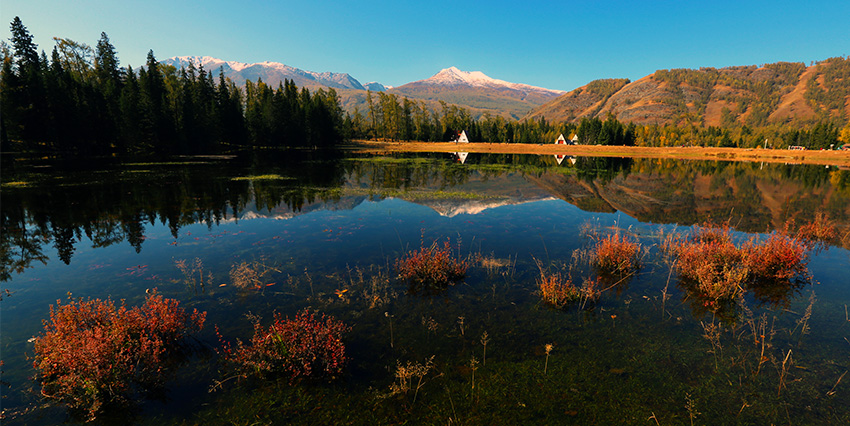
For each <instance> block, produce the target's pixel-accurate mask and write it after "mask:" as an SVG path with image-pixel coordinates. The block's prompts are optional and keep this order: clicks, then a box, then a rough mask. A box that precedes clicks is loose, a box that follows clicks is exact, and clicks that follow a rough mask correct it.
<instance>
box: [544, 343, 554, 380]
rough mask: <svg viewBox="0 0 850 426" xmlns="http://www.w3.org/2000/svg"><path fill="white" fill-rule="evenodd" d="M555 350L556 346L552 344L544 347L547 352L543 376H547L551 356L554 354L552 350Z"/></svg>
mask: <svg viewBox="0 0 850 426" xmlns="http://www.w3.org/2000/svg"><path fill="white" fill-rule="evenodd" d="M554 348H555V345H554V344H552V343H547V344H546V345H544V346H543V350H544V351H545V352H546V363H545V364H544V365H543V374H546V371H547V370H549V354H550V353H551V352H552V349H554Z"/></svg>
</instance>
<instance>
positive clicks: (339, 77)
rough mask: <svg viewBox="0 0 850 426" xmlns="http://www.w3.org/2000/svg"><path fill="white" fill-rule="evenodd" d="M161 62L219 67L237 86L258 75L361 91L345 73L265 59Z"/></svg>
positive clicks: (270, 80)
mask: <svg viewBox="0 0 850 426" xmlns="http://www.w3.org/2000/svg"><path fill="white" fill-rule="evenodd" d="M161 63H163V64H166V65H174V66H175V67H177V68H178V69H179V68H181V67H187V68H188V67H189V64H190V63H194V64H195V67H196V68H198V67H200V66H202V65H203V67H204V69H205V70H206V71H207V72H211V73H213V76H216V77H217V76H218V72H219V69H223V70H224V75H225V77H229V78H230V79H231V80H233V81H234V82H235V83H236V84H238V85H243V84H245V80H251V81H254V82H256V81H257V79H260V78H261V79H263V81H264V82H265V83H266V84H269V85H271V86H272V87H276V86H277V85H278V83H279V82H282V81H283V80H284V79H289V80H292V81H294V82H295V84H296V85H298V86H299V87H301V86H307V87H315V86H327V87H334V88H337V89H356V90H365V89H364V88H363V85H361V84H360V82H359V81H357V79H355V78H354V77H352V76H350V75H348V74H346V73H334V72H322V73H318V72H313V71H304V70H302V69H299V68H295V67H291V66H289V65H285V64H281V63H279V62H269V61H266V62H257V63H253V64H246V63H243V62H235V61H225V60H221V59H218V58H213V57H210V56H175V57H173V58H168V59H166V60H164V61H161Z"/></svg>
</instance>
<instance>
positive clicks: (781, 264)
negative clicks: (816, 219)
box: [666, 223, 829, 306]
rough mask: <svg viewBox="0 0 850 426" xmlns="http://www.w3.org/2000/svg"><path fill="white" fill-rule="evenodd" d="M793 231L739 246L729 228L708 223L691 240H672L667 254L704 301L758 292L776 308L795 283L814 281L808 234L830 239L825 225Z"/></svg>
mask: <svg viewBox="0 0 850 426" xmlns="http://www.w3.org/2000/svg"><path fill="white" fill-rule="evenodd" d="M787 228H788V227H786V230H784V231H781V232H774V233H772V234H770V236H768V238H767V239H765V240H763V241H756V240H755V239H752V240H750V241H749V242H748V243H746V244H744V245H743V246H742V247H737V246H735V244H734V243H733V242H732V236H731V231H730V229H729V227H728V224H724V225H720V226H715V225H710V224H707V225H704V226H697V227H695V228H694V231H693V233H692V234H691V237H690V238H688V239H681V238H673V239H670V240H669V241H668V243H667V246H666V250H668V251H670V252H672V253H673V254H674V255H675V257H676V264H675V267H676V270H677V272H678V273H679V277H680V278H681V279H682V281H683V284H684V285H685V286H686V287H689V288H690V290H695V294H694V295H695V296H696V297H697V298H698V299H704V300H706V302H707V303H708V302H716V301H719V300H730V299H732V298H734V297H735V296H737V295H738V294H739V293H741V292H743V291H744V290H746V289H757V290H758V293H759V294H757V296H759V295H765V296H769V297H767V299H769V301H770V302H772V303H776V302H777V297H779V296H780V295H787V294H788V290H789V289H791V288H792V287H793V286H794V285H796V283H794V282H792V281H793V280H796V279H797V278H800V277H804V278H806V277H808V268H807V264H808V255H809V251H810V250H811V248H812V247H814V244H813V243H812V241H815V240H814V239H812V237H807V236H803V235H821V236H828V235H829V231H828V226H826V225H824V224H823V223H819V224H818V223H815V224H809V225H804V226H803V227H801V228H800V231H798V232H797V234H796V236H792V235H791V233H790V232H788V230H787ZM762 298H764V297H762ZM709 304H710V305H711V306H719V305H718V304H716V303H709Z"/></svg>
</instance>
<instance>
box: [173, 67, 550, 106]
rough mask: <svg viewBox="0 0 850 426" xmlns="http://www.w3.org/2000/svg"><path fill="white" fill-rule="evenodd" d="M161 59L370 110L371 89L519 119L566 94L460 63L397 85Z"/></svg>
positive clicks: (295, 70)
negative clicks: (331, 95) (290, 86)
mask: <svg viewBox="0 0 850 426" xmlns="http://www.w3.org/2000/svg"><path fill="white" fill-rule="evenodd" d="M161 63H162V64H165V65H172V66H174V67H176V68H178V69H180V68H181V67H185V68H188V67H189V64H194V66H195V67H196V68H198V67H200V66H203V67H204V69H205V70H206V71H207V72H212V73H213V75H214V76H215V77H217V76H218V72H219V70H222V71H223V72H224V75H225V76H226V77H228V78H230V79H231V80H233V81H234V82H235V83H236V84H237V85H240V86H241V85H244V84H245V80H251V81H254V82H256V81H257V80H258V79H262V80H263V82H265V83H266V84H269V85H270V86H272V87H277V85H278V84H279V83H281V82H283V80H284V79H288V80H292V81H293V82H295V84H296V85H297V86H299V87H307V88H309V89H311V90H312V89H317V88H328V87H332V88H334V90H336V91H337V93H338V94H339V96H340V99H341V103H342V106H343V108H344V109H345V110H346V111H348V112H350V113H351V112H354V109H355V108H360V110H361V111H363V110H365V108H366V104H367V101H366V96H367V95H366V90H371V91H373V92H387V93H392V94H396V95H397V96H399V97H408V98H410V99H414V100H419V101H422V102H424V103H425V104H426V105H428V106H429V107H431V108H439V106H440V105H439V102H440V101H443V102H446V103H449V104H455V105H458V106H461V107H464V108H468V109H470V111H471V112H472V113H473V114H474V115H475V116H480V115H482V114H484V113H490V114H492V115H501V116H504V117H506V118H514V119H519V118H521V117H522V116H524V115H525V114H527V113H528V112H530V111H531V110H532V109H534V108H536V107H538V106H540V105H543V104H545V103H546V102H549V101H551V100H553V99H555V98H556V97H558V96H559V95H561V94H563V93H564V91H561V90H551V89H545V88H542V87H535V86H531V85H527V84H521V83H511V82H507V81H503V80H498V79H494V78H491V77H488V76H487V75H485V74H484V73H482V72H480V71H473V72H467V71H461V70H459V69H457V68H455V67H449V68H446V69H443V70H441V71H440V72H438V73H437V74H435V75H433V76H432V77H430V78H427V79H424V80H418V81H414V82H411V83H407V84H405V85H403V86H399V87H392V86H387V85H384V84H381V83H378V82H369V83H366V84H362V83H360V82H359V81H358V80H357V79H356V78H354V77H352V76H351V75H350V74H347V73H334V72H322V73H319V72H313V71H305V70H302V69H299V68H295V67H291V66H289V65H285V64H282V63H278V62H258V63H253V64H247V63H242V62H234V61H225V60H222V59H218V58H213V57H209V56H176V57H173V58H169V59H166V60H164V61H161Z"/></svg>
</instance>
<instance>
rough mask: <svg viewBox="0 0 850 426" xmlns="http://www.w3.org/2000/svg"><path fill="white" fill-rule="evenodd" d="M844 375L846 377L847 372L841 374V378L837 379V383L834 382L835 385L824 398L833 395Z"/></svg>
mask: <svg viewBox="0 0 850 426" xmlns="http://www.w3.org/2000/svg"><path fill="white" fill-rule="evenodd" d="M845 375H847V371H845V372H843V373H841V376H839V377H838V381H836V382H835V385H833V386H832V389H830V390H829V392H827V393H826V396H833V395H835V388H837V387H838V384H839V383H841V379H843V378H844V376H845Z"/></svg>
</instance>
